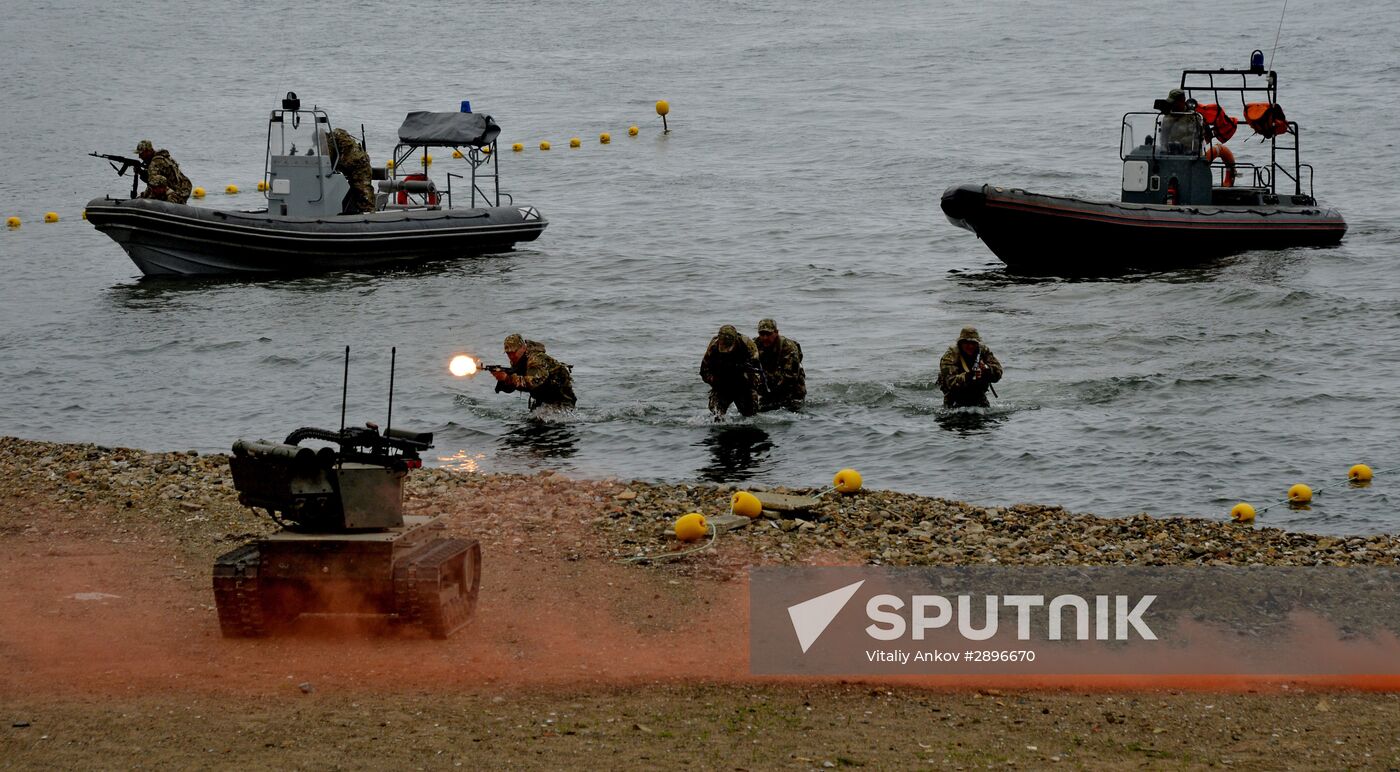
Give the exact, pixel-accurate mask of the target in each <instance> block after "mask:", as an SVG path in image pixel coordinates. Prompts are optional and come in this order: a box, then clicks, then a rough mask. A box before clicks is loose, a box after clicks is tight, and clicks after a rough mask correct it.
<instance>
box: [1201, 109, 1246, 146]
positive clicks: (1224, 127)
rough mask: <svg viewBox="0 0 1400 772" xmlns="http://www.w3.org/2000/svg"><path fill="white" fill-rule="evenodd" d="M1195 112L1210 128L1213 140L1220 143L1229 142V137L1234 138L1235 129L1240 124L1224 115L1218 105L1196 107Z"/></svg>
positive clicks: (1223, 111)
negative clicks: (1213, 136)
mask: <svg viewBox="0 0 1400 772" xmlns="http://www.w3.org/2000/svg"><path fill="white" fill-rule="evenodd" d="M1196 112H1198V113H1200V114H1201V118H1203V119H1205V122H1206V125H1207V126H1209V127H1211V129H1212V131H1213V133H1214V134H1215V138H1216V139H1218V140H1220V141H1221V142H1229V141H1230V137H1233V136H1235V129H1236V128H1238V127H1239V125H1240V122H1239V121H1237V120H1235V119H1234V118H1231V117H1230V116H1228V115H1226V114H1225V110H1224V108H1222V107H1221V106H1220V105H1214V104H1211V105H1196Z"/></svg>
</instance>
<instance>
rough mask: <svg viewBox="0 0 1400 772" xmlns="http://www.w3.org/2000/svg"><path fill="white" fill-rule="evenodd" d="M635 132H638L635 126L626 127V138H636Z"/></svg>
mask: <svg viewBox="0 0 1400 772" xmlns="http://www.w3.org/2000/svg"><path fill="white" fill-rule="evenodd" d="M637 131H638V129H637V127H636V126H628V127H627V136H629V137H635V136H637Z"/></svg>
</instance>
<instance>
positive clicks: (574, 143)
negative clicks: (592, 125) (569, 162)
mask: <svg viewBox="0 0 1400 772" xmlns="http://www.w3.org/2000/svg"><path fill="white" fill-rule="evenodd" d="M569 147H583V140H581V139H579V138H578V137H569Z"/></svg>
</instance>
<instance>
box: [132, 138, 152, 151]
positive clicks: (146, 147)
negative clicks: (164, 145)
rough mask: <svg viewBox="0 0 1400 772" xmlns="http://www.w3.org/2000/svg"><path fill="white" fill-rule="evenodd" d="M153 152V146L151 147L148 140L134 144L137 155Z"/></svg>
mask: <svg viewBox="0 0 1400 772" xmlns="http://www.w3.org/2000/svg"><path fill="white" fill-rule="evenodd" d="M155 150H156V148H155V145H152V144H151V141H150V140H149V139H143V140H141V141H140V142H137V143H136V152H137V153H154V152H155Z"/></svg>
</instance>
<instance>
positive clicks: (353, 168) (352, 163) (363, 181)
mask: <svg viewBox="0 0 1400 772" xmlns="http://www.w3.org/2000/svg"><path fill="white" fill-rule="evenodd" d="M330 139H331V145H332V146H333V147H334V148H335V156H336V159H335V168H336V171H339V172H340V173H341V174H343V175H345V181H346V182H348V183H350V192H349V193H346V194H345V200H344V201H343V202H341V205H340V213H341V214H366V213H369V212H373V211H374V188H373V187H371V186H370V178H371V177H373V176H374V170H373V169H372V168H370V163H369V154H368V153H366V152H365V149H364V148H363V147H361V146H360V143H359V142H356V141H355V138H354V137H352V136H350V132H348V131H346V130H345V129H336V130H334V131H332V132H331V137H330Z"/></svg>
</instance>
